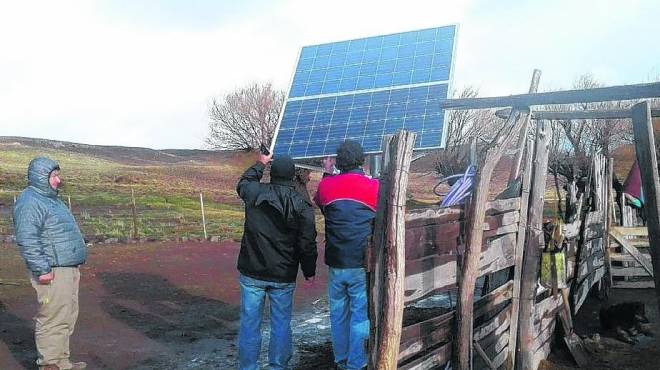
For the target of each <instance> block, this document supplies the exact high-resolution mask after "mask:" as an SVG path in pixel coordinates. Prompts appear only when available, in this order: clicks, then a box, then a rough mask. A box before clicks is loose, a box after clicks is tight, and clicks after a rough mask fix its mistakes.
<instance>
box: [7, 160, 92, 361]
mask: <svg viewBox="0 0 660 370" xmlns="http://www.w3.org/2000/svg"><path fill="white" fill-rule="evenodd" d="M60 184H61V180H60V167H59V165H58V164H57V163H56V162H55V161H53V160H51V159H49V158H46V157H37V158H34V159H33V160H32V161H30V165H29V167H28V187H27V188H25V190H24V191H23V192H22V193H21V195H20V196H19V197H18V199H17V200H16V204H15V205H14V229H15V231H16V244H18V247H19V248H20V251H21V255H22V256H23V258H24V259H25V263H26V265H27V268H28V270H30V273H31V274H30V275H31V279H30V280H31V282H32V286H33V287H34V289H35V290H36V292H37V300H38V302H39V312H38V313H37V315H36V316H35V341H36V345H37V352H38V358H37V365H39V368H40V369H45V370H64V369H84V368H85V367H86V364H85V363H84V362H78V363H72V362H71V361H70V359H69V357H70V353H69V338H70V337H71V334H72V333H73V328H74V326H75V324H76V319H77V318H78V286H79V283H80V271H79V269H78V266H80V265H81V264H83V263H85V259H86V258H87V247H86V245H85V241H84V240H83V237H82V234H81V233H80V229H79V228H78V225H77V224H76V220H75V219H74V218H73V215H72V214H71V212H70V211H69V209H68V208H67V207H66V205H65V204H64V202H62V201H61V200H60V199H59V198H58V196H57V195H58V188H59V187H60Z"/></svg>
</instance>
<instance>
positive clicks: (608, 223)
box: [603, 158, 614, 296]
mask: <svg viewBox="0 0 660 370" xmlns="http://www.w3.org/2000/svg"><path fill="white" fill-rule="evenodd" d="M612 182H614V159H612V158H609V159H608V160H607V172H606V174H605V184H604V186H605V208H604V209H603V213H605V216H604V220H603V222H604V223H605V227H604V233H603V248H604V249H605V268H606V269H607V277H606V278H607V284H608V286H607V293H608V296H609V289H610V288H611V287H612V286H613V285H614V281H613V280H612V260H611V259H610V228H611V227H612V217H611V215H612Z"/></svg>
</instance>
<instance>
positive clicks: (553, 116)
mask: <svg viewBox="0 0 660 370" xmlns="http://www.w3.org/2000/svg"><path fill="white" fill-rule="evenodd" d="M509 114H511V108H504V109H499V110H497V111H496V112H495V115H496V116H497V117H499V118H502V119H507V118H508V117H509ZM651 116H653V117H660V108H655V109H651ZM531 118H532V119H533V120H551V121H552V120H558V121H568V120H580V119H630V118H632V111H631V110H630V109H587V110H561V111H548V110H536V111H532V117H531Z"/></svg>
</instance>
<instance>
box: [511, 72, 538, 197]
mask: <svg viewBox="0 0 660 370" xmlns="http://www.w3.org/2000/svg"><path fill="white" fill-rule="evenodd" d="M540 80H541V70H539V69H535V70H534V72H533V73H532V83H531V85H530V86H529V93H530V94H533V93H535V92H536V90H537V89H538V86H539V81H540ZM529 120H530V115H526V116H525V123H524V125H525V126H524V127H523V129H522V131H520V134H518V144H517V145H516V148H518V152H517V153H516V159H515V161H514V162H513V166H511V172H510V173H509V184H511V183H512V182H514V181H516V179H517V178H518V175H519V174H520V166H521V165H522V159H523V153H524V151H525V143H526V142H527V133H528V132H529Z"/></svg>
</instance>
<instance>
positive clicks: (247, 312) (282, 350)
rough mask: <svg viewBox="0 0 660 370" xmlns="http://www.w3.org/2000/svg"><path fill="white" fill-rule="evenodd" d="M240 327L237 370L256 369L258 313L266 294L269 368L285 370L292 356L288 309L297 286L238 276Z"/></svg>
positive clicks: (258, 342)
mask: <svg viewBox="0 0 660 370" xmlns="http://www.w3.org/2000/svg"><path fill="white" fill-rule="evenodd" d="M239 282H240V285H241V326H240V331H239V333H238V359H239V369H241V370H253V369H257V368H258V367H257V360H258V359H259V353H260V352H261V314H262V312H263V308H264V301H265V300H266V295H268V300H269V301H270V329H271V330H270V341H269V344H268V366H269V367H270V368H271V369H288V366H289V365H288V364H289V360H291V356H292V354H293V345H292V342H291V310H292V307H293V291H294V290H295V287H296V283H276V282H271V281H263V280H257V279H252V278H250V277H247V276H245V275H243V274H241V276H240V278H239Z"/></svg>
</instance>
